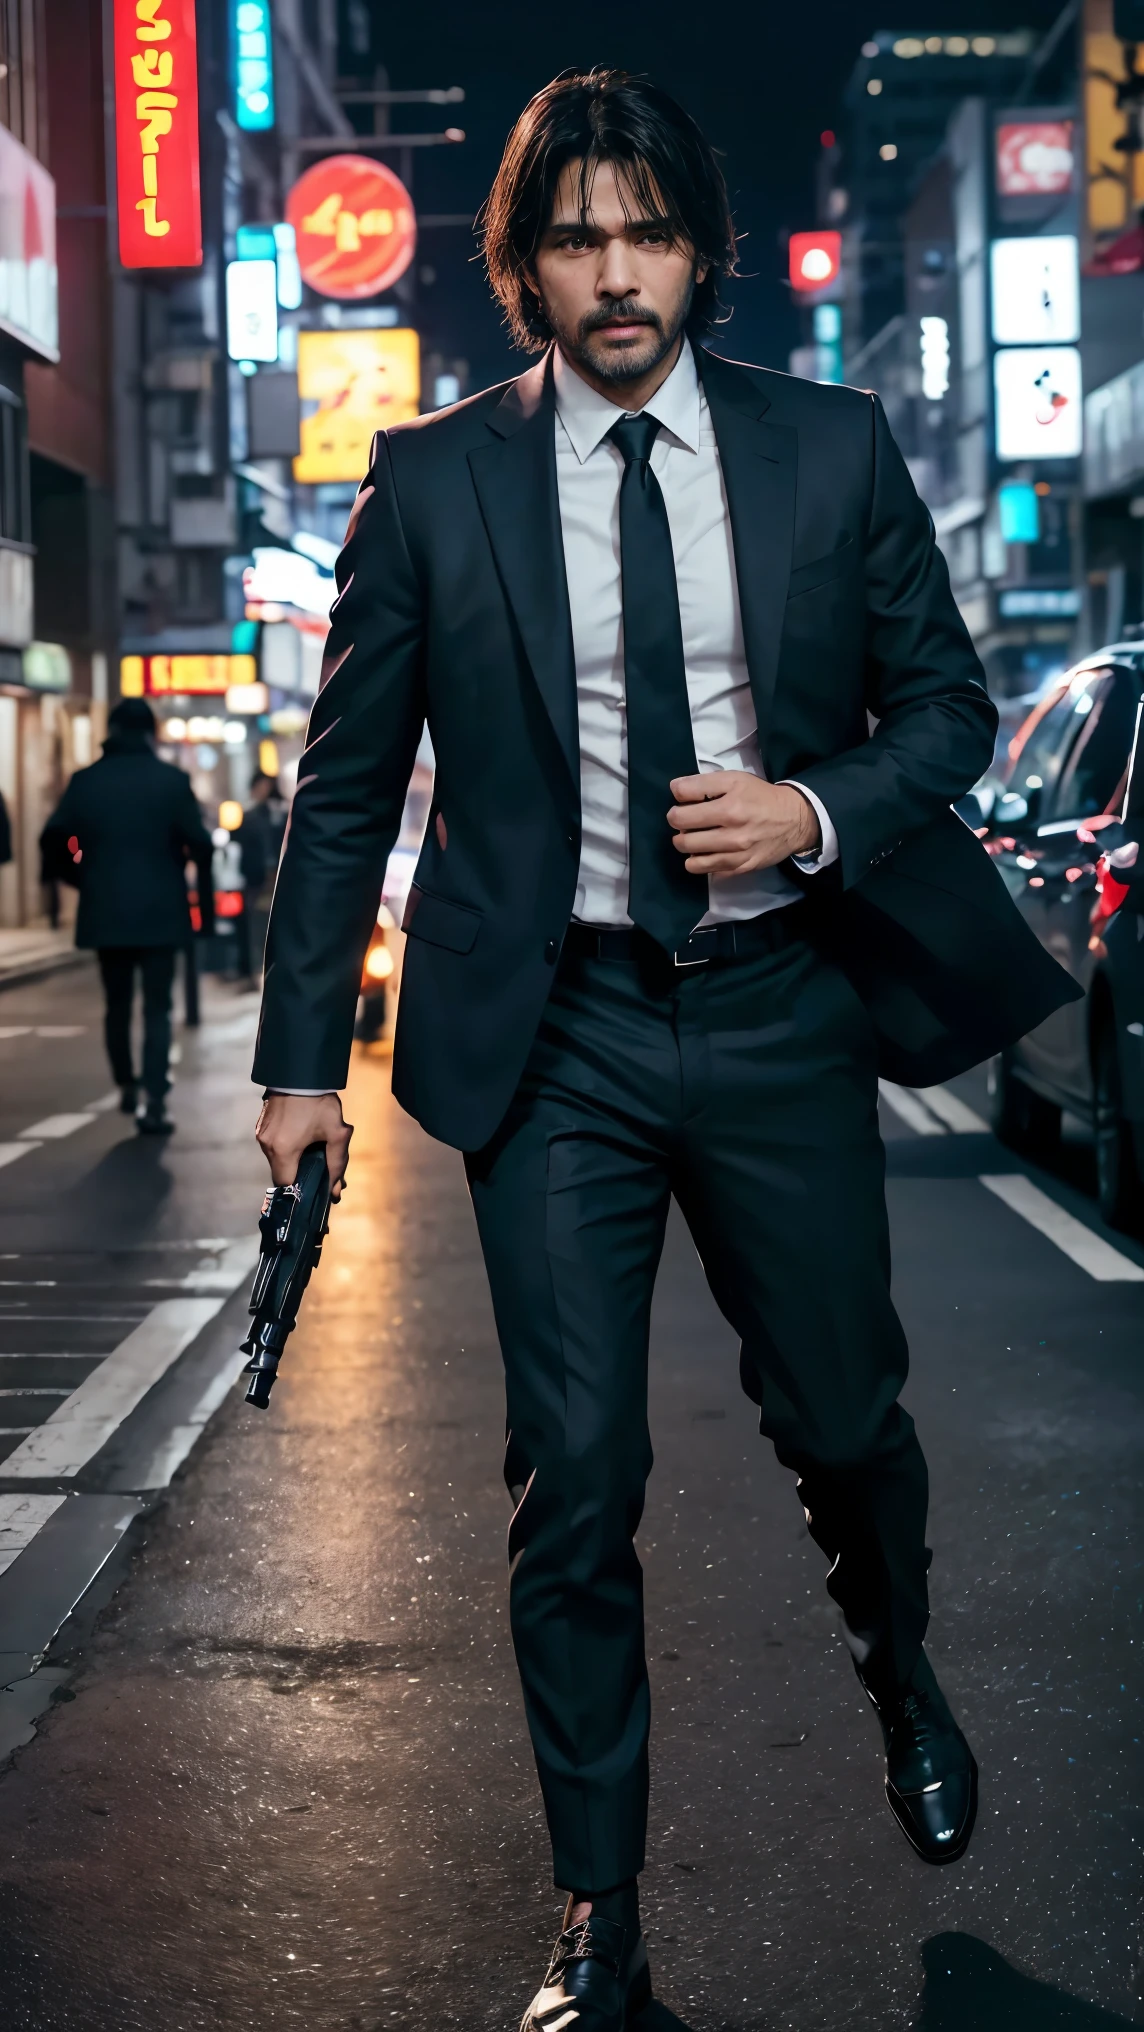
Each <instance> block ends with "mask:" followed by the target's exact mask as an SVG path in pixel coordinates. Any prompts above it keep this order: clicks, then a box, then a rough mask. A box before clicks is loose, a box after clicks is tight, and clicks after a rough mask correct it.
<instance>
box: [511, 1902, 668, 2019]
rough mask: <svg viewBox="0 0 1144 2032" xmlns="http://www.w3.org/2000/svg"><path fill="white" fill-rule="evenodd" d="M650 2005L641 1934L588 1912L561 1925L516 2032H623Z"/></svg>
mask: <svg viewBox="0 0 1144 2032" xmlns="http://www.w3.org/2000/svg"><path fill="white" fill-rule="evenodd" d="M650 2002H651V1977H650V1975H649V1973H648V1965H647V1948H646V1947H645V1946H644V1940H643V1934H642V1933H640V1932H639V1931H638V1930H636V1929H633V1928H628V1927H624V1926H618V1925H616V1923H615V1921H614V1920H611V1919H600V1918H598V1917H597V1916H596V1914H595V1913H594V1912H593V1913H592V1914H591V1915H590V1916H589V1917H588V1918H587V1919H585V1920H583V1921H582V1923H581V1924H580V1925H579V1926H568V1925H566V1926H565V1928H564V1931H563V1933H562V1934H561V1936H560V1938H559V1940H558V1941H557V1943H556V1946H555V1947H554V1948H553V1950H552V1960H551V1962H550V1963H549V1965H548V1974H547V1975H546V1976H545V1978H544V1981H543V1983H542V1984H541V1986H540V1988H539V1989H538V1991H537V1993H536V1995H535V1997H534V1998H533V2000H532V2002H531V2004H530V2005H529V2007H528V2009H527V2011H526V2012H525V2014H524V2017H523V2018H522V2019H521V2025H520V2032H557V2028H559V2032H624V2028H625V2026H628V2025H631V2024H632V2023H633V2022H634V2021H635V2018H636V2016H637V2014H638V2013H639V2012H640V2011H642V2010H643V2009H644V2006H645V2005H646V2004H649V2003H650Z"/></svg>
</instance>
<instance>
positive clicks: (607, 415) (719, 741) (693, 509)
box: [554, 341, 838, 925]
mask: <svg viewBox="0 0 1144 2032" xmlns="http://www.w3.org/2000/svg"><path fill="white" fill-rule="evenodd" d="M554 369H555V376H556V484H557V488H558V491H559V497H560V524H561V528H562V531H563V535H564V563H565V569H566V572H567V576H568V601H569V606H570V608H571V612H572V645H573V650H574V654H575V663H576V696H577V705H578V713H579V723H580V802H581V811H582V823H583V833H582V845H581V849H580V874H579V880H578V882H577V886H576V901H575V903H574V905H573V915H574V916H575V917H576V918H578V919H579V920H580V922H581V923H583V924H609V925H626V924H630V923H631V918H630V917H629V916H628V758H627V726H626V707H625V699H624V644H623V599H622V592H621V583H620V482H621V479H622V478H623V471H624V462H623V458H622V457H621V455H620V452H619V451H618V449H617V447H616V446H615V445H613V444H609V443H608V442H607V441H606V440H607V433H608V431H609V430H610V429H611V428H612V425H613V424H614V423H615V422H617V420H618V418H619V417H620V416H622V415H630V414H631V412H630V411H625V410H621V409H619V408H618V407H617V405H616V404H615V403H614V402H609V401H608V399H607V397H606V396H604V395H599V394H597V392H596V390H595V389H594V388H590V387H589V386H588V383H587V382H586V381H582V380H581V379H580V376H579V375H578V374H577V373H575V371H574V370H573V369H572V368H571V367H570V366H569V365H568V363H567V361H566V360H565V359H564V357H563V355H562V353H560V351H559V350H557V352H556V354H555V357H554ZM644 409H645V413H646V414H648V415H649V416H654V417H655V419H656V421H657V422H658V423H660V424H662V425H663V428H662V430H661V431H660V434H659V436H658V437H657V439H656V441H655V444H654V446H653V448H652V454H651V466H652V471H653V472H654V474H655V476H656V479H657V480H658V481H659V484H660V488H661V489H662V492H663V498H664V503H665V506H666V508H667V519H668V524H669V526H670V529H671V548H672V553H673V556H674V558H675V578H676V585H677V587H678V589H679V619H680V625H681V628H682V632H683V662H684V669H685V673H686V677H687V694H688V699H689V702H690V706H691V726H692V732H693V734H694V737H695V759H696V761H697V762H698V764H699V768H700V771H701V772H703V773H704V774H707V773H709V772H714V771H716V770H720V769H742V770H746V771H747V772H748V774H750V775H751V776H762V775H763V774H764V770H763V765H762V760H761V758H760V754H759V737H758V727H757V724H756V720H755V706H754V700H753V698H752V696H751V687H750V681H749V678H748V674H747V659H746V652H745V649H744V646H743V624H742V619H741V617H740V613H739V589H738V585H737V583H736V579H735V553H734V550H733V547H732V542H731V522H730V517H729V515H728V513H727V495H726V491H725V489H724V486H723V473H722V468H721V466H720V463H719V450H718V446H717V445H716V443H715V432H714V430H713V428H712V424H711V417H710V412H709V411H708V408H707V402H706V398H705V396H704V394H703V390H702V387H701V385H700V382H699V376H698V374H697V372H696V368H695V359H694V356H693V354H692V351H691V348H690V346H689V345H688V344H687V343H686V341H685V342H684V345H683V349H682V351H681V353H680V356H679V359H678V360H677V362H676V364H675V366H674V368H673V369H672V371H671V373H670V374H669V375H668V377H667V380H666V381H665V382H664V383H663V385H662V386H661V387H660V388H658V389H657V390H656V392H655V394H654V395H653V396H652V397H651V398H650V400H649V401H648V402H647V403H645V405H644ZM797 787H798V788H799V789H801V790H802V791H803V796H804V797H806V798H808V799H809V801H810V803H811V804H812V805H813V806H814V810H815V813H816V815H817V818H818V822H819V825H820V827H821V830H822V846H821V849H820V851H819V852H818V853H817V854H816V855H814V856H812V857H808V858H807V859H805V860H800V862H799V866H800V867H803V868H806V869H808V870H810V871H812V872H814V871H817V870H818V869H820V868H826V867H829V865H830V863H831V862H832V861H834V860H836V859H837V858H838V842H837V838H836V836H835V832H834V828H833V826H832V825H831V823H830V819H829V817H828V815H827V813H826V811H825V810H824V809H823V806H822V805H821V803H820V802H819V800H818V798H816V797H814V796H813V795H812V794H811V792H810V791H808V790H806V789H804V788H803V786H802V785H801V784H800V785H798V786H797ZM669 802H670V793H669V791H668V788H667V785H666V784H665V785H664V800H663V808H664V822H665V823H666V816H667V808H668V804H669ZM696 889H697V891H698V890H699V884H698V882H697V883H696ZM798 894H799V891H798V889H797V888H796V887H795V884H794V883H793V882H791V881H790V880H789V879H788V877H787V876H786V875H784V874H783V873H782V872H781V870H780V869H778V868H763V869H760V870H759V871H758V872H757V873H755V874H751V875H726V876H720V877H719V878H718V879H714V878H713V879H712V880H711V882H710V909H709V910H708V911H707V912H706V914H705V915H704V916H702V917H701V918H699V920H698V921H699V922H700V923H702V924H721V923H725V922H726V921H728V920H729V919H732V918H744V917H758V916H760V915H761V914H762V912H764V911H766V910H775V909H777V908H778V907H779V906H780V905H782V904H784V903H793V902H794V901H795V900H796V898H797V897H798Z"/></svg>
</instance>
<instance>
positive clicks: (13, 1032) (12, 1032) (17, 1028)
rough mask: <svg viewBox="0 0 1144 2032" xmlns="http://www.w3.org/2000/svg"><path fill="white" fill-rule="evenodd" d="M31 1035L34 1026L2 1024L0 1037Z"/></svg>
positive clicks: (0, 1025) (28, 1024)
mask: <svg viewBox="0 0 1144 2032" xmlns="http://www.w3.org/2000/svg"><path fill="white" fill-rule="evenodd" d="M31 1034H32V1026H31V1024H30V1023H3V1024H0V1037H30V1036H31Z"/></svg>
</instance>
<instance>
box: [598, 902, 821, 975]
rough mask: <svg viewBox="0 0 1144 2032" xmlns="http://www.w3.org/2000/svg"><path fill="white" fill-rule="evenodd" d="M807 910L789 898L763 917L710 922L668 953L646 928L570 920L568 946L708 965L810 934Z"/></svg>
mask: <svg viewBox="0 0 1144 2032" xmlns="http://www.w3.org/2000/svg"><path fill="white" fill-rule="evenodd" d="M803 922H804V910H803V907H802V906H801V905H799V904H784V905H782V906H780V907H779V908H777V909H775V910H768V911H766V912H765V913H764V915H763V916H762V917H744V918H742V919H739V920H738V921H736V922H735V923H733V924H704V925H701V926H700V927H699V929H698V931H693V932H692V934H691V937H690V938H689V939H688V941H687V944H686V945H681V946H680V947H679V949H678V951H676V952H674V953H672V954H667V953H665V952H664V951H663V949H662V947H661V946H658V945H657V944H656V942H655V940H654V939H653V938H649V937H648V934H647V932H646V931H640V930H639V929H638V928H637V927H636V926H634V925H633V926H632V927H631V928H630V929H629V928H627V927H624V928H623V929H619V928H616V929H612V928H611V927H610V926H607V925H596V924H570V925H569V926H568V930H567V933H566V934H565V939H564V951H565V952H566V953H574V954H575V955H576V956H577V957H578V958H581V959H591V960H638V959H646V958H658V959H659V960H660V961H665V960H666V961H668V963H669V964H670V965H673V966H676V967H706V966H709V965H710V963H711V961H712V960H730V959H735V958H736V957H738V956H739V955H741V954H743V953H755V952H778V951H779V950H780V949H781V948H782V947H783V946H785V945H790V944H792V943H793V941H794V940H795V939H798V938H802V937H804V936H805V933H804V930H803Z"/></svg>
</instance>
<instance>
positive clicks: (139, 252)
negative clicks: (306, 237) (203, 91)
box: [115, 0, 203, 268]
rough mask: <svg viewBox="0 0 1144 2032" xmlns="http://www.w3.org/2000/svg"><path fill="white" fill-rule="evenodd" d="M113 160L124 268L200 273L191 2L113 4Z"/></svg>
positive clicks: (195, 64)
mask: <svg viewBox="0 0 1144 2032" xmlns="http://www.w3.org/2000/svg"><path fill="white" fill-rule="evenodd" d="M115 154H116V166H117V172H118V183H119V258H120V260H121V262H122V263H123V266H124V267H125V268H198V267H199V266H200V265H201V263H202V258H203V246H202V219H201V210H200V204H199V90H198V56H197V50H196V41H195V4H194V0H115Z"/></svg>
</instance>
